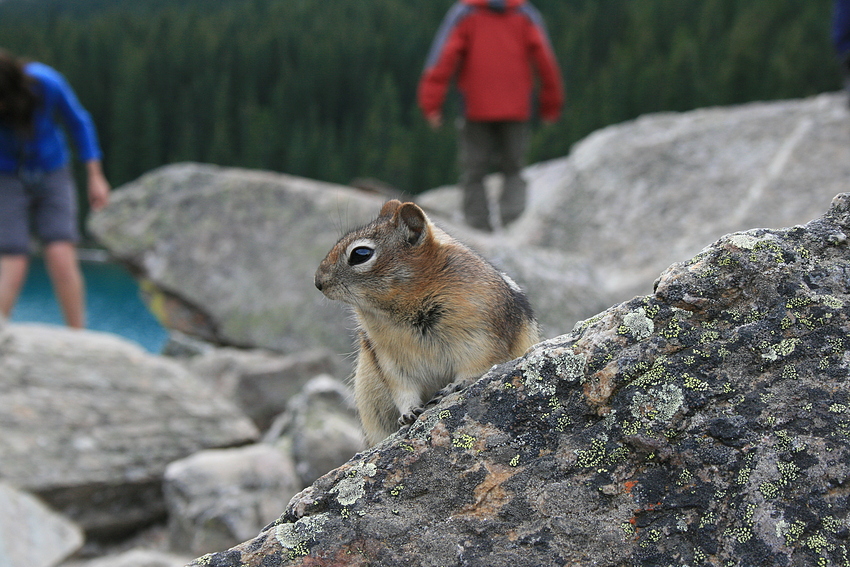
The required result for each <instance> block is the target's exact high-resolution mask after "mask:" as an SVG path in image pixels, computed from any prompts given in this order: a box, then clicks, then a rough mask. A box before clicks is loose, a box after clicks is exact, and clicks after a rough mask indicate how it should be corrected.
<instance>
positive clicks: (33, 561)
mask: <svg viewBox="0 0 850 567" xmlns="http://www.w3.org/2000/svg"><path fill="white" fill-rule="evenodd" d="M0 511H2V513H0V565H3V566H4V567H53V566H54V565H56V564H57V563H58V562H59V561H61V560H62V559H64V558H65V557H67V556H69V555H71V554H72V553H74V552H75V551H77V550H78V549H79V548H80V547H82V545H83V533H82V531H81V530H80V528H78V527H77V526H76V525H74V524H73V523H71V522H70V521H68V520H67V519H66V518H63V517H62V516H60V515H59V514H57V513H56V512H53V511H52V510H50V509H49V508H47V506H45V505H44V504H43V503H42V502H40V501H39V500H38V499H36V498H35V497H34V496H32V495H30V494H27V493H24V492H21V491H20V490H17V489H15V488H14V487H12V486H9V485H8V484H6V483H3V482H0Z"/></svg>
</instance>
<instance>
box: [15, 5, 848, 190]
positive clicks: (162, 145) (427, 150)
mask: <svg viewBox="0 0 850 567" xmlns="http://www.w3.org/2000/svg"><path fill="white" fill-rule="evenodd" d="M451 4H452V0H4V1H3V2H0V47H5V48H7V49H9V50H11V51H13V52H15V53H17V54H20V55H24V56H27V57H30V58H33V59H37V60H41V61H44V62H46V63H48V64H50V65H53V66H55V67H56V68H57V69H59V70H60V71H61V72H62V73H64V74H65V75H66V77H67V78H68V79H69V80H70V82H71V84H72V85H73V86H74V88H75V89H76V91H77V93H78V95H79V96H80V99H81V100H82V101H83V103H84V105H85V106H86V107H87V108H88V109H89V110H90V111H91V113H92V114H93V116H94V118H95V121H96V123H97V125H98V130H99V133H100V137H101V142H102V145H103V149H104V152H105V155H106V159H105V166H106V171H107V174H108V177H109V178H110V180H111V181H112V182H113V184H115V185H120V184H122V183H124V182H127V181H130V180H132V179H134V178H136V177H137V176H139V175H140V174H142V173H144V172H145V171H147V170H149V169H151V168H154V167H156V166H159V165H162V164H166V163H171V162H177V161H184V160H195V161H202V162H209V163H217V164H221V165H236V166H245V167H251V168H265V169H271V170H276V171H282V172H287V173H292V174H297V175H303V176H308V177H312V178H316V179H322V180H328V181H335V182H342V183H346V182H349V181H350V180H351V179H353V178H355V177H373V178H377V179H380V180H383V181H384V182H387V183H389V184H392V185H394V186H396V187H398V188H399V189H402V190H406V191H410V192H419V191H422V190H424V189H427V188H430V187H434V186H437V185H440V184H443V183H450V182H453V181H454V178H455V175H456V167H455V145H454V144H455V132H454V131H453V128H451V127H444V128H443V129H442V130H441V131H439V132H432V131H431V130H430V129H429V128H428V127H427V125H426V123H425V121H424V120H423V119H422V117H421V116H420V114H419V112H418V110H417V108H416V102H415V93H416V85H417V81H418V79H419V75H420V73H421V71H422V66H423V63H424V59H425V56H426V54H427V51H428V48H429V45H430V43H431V40H432V38H433V36H434V33H435V31H436V29H437V27H438V25H439V23H440V21H441V19H442V17H443V15H444V14H445V12H446V10H447V9H448V7H449V6H450V5H451ZM534 4H535V6H537V8H538V9H539V10H540V11H541V12H542V13H543V16H544V18H545V19H546V22H547V25H548V28H549V33H550V36H551V39H552V43H553V46H554V49H555V51H556V55H557V57H558V59H559V62H560V65H561V68H562V71H563V74H564V78H565V84H566V89H567V97H568V103H567V107H566V109H565V112H564V115H563V117H562V118H561V120H560V121H559V122H558V123H557V124H555V125H551V126H543V125H539V126H538V127H535V129H534V137H533V141H532V152H531V156H530V161H531V162H534V161H540V160H544V159H549V158H555V157H560V156H563V155H566V154H567V153H568V152H569V149H570V146H571V145H572V144H573V143H575V142H576V141H578V140H579V139H581V138H582V137H583V136H585V135H587V134H589V133H590V132H592V131H593V130H595V129H597V128H600V127H602V126H605V125H608V124H612V123H616V122H620V121H623V120H627V119H630V118H634V117H636V116H638V115H640V114H643V113H647V112H654V111H661V110H688V109H692V108H697V107H702V106H711V105H726V104H733V103H740V102H746V101H752V100H769V99H780V98H792V97H804V96H808V95H813V94H816V93H819V92H824V91H828V90H835V89H837V88H838V87H839V74H838V71H837V66H836V64H835V62H834V57H833V54H832V50H831V46H830V41H829V29H830V21H829V20H830V14H831V2H830V0H806V1H805V2H801V1H800V0H534ZM457 108H458V103H457V101H456V100H455V101H454V103H452V104H450V108H449V109H447V110H448V114H449V115H451V114H452V113H456V112H457ZM446 122H447V124H449V125H451V124H452V120H451V119H450V118H449V119H448V120H447V121H446Z"/></svg>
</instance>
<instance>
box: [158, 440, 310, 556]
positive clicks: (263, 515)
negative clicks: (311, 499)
mask: <svg viewBox="0 0 850 567" xmlns="http://www.w3.org/2000/svg"><path fill="white" fill-rule="evenodd" d="M300 489H301V483H300V481H299V480H298V475H297V474H296V472H295V463H294V461H293V460H292V457H291V456H290V455H289V454H288V453H287V452H284V451H280V450H278V449H277V448H275V447H273V446H272V445H269V444H264V443H259V444H255V445H248V446H246V447H239V448H235V449H215V450H208V451H201V452H199V453H195V454H194V455H192V456H191V457H187V458H185V459H181V460H179V461H175V462H173V463H171V464H170V465H169V466H168V468H167V469H166V472H165V495H166V503H167V506H168V527H169V532H170V539H171V548H172V549H173V550H177V551H180V552H185V553H191V554H194V555H200V554H202V553H206V552H209V551H217V550H222V549H226V548H228V547H230V546H232V545H235V544H236V543H239V542H240V541H243V540H245V539H247V538H248V537H250V536H251V535H253V534H255V533H257V531H259V530H260V529H262V528H263V527H264V526H265V525H267V524H268V523H269V522H271V521H272V520H274V519H275V518H277V517H278V515H279V514H280V510H282V509H283V508H284V507H285V506H286V504H287V503H288V502H289V499H290V498H292V496H294V495H295V493H296V492H298V491H299V490H300Z"/></svg>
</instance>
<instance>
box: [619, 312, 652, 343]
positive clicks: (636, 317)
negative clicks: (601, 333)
mask: <svg viewBox="0 0 850 567" xmlns="http://www.w3.org/2000/svg"><path fill="white" fill-rule="evenodd" d="M621 330H622V331H624V332H621V333H620V334H626V333H630V334H631V335H632V336H633V337H634V338H635V339H636V340H639V341H641V340H643V339H647V338H649V337H651V336H652V333H653V331H655V323H653V321H652V319H650V318H649V317H647V315H646V310H645V309H644V308H643V307H641V308H639V309H638V310H637V311H632V312H631V313H627V314H626V316H625V317H623V325H622V327H621Z"/></svg>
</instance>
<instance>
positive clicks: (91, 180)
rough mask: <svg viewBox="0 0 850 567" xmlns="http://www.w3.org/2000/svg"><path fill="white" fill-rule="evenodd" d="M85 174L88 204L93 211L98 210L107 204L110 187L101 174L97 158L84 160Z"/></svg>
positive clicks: (101, 170) (101, 169)
mask: <svg viewBox="0 0 850 567" xmlns="http://www.w3.org/2000/svg"><path fill="white" fill-rule="evenodd" d="M86 176H87V177H88V191H89V206H90V207H91V210H93V211H99V210H101V209H102V208H104V207H105V206H106V205H108V204H109V192H110V191H111V189H112V187H111V186H110V185H109V181H107V180H106V176H105V175H104V174H103V168H102V167H101V164H100V160H99V159H92V160H89V161H87V162H86Z"/></svg>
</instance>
